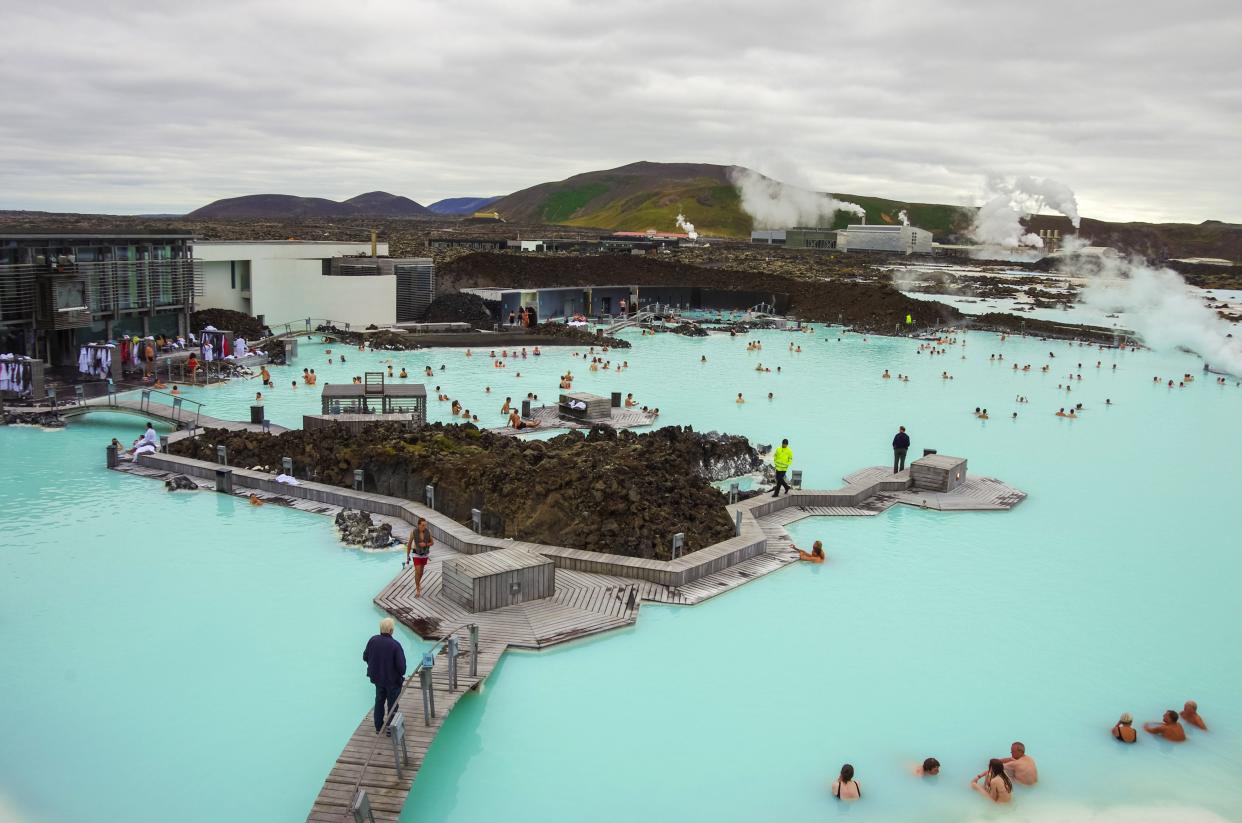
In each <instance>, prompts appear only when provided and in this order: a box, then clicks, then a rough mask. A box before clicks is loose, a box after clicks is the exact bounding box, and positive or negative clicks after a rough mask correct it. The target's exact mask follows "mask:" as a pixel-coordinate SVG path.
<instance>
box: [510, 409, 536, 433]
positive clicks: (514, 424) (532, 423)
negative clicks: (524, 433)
mask: <svg viewBox="0 0 1242 823" xmlns="http://www.w3.org/2000/svg"><path fill="white" fill-rule="evenodd" d="M509 426H510V428H514V429H518V430H521V429H537V428H539V426H540V423H539V421H538V420H536V419H534V418H533V417H531V418H526V419H523V418H522V416H521V415H520V414H518V413H517V412H515V411H514V412H509Z"/></svg>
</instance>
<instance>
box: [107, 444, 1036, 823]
mask: <svg viewBox="0 0 1242 823" xmlns="http://www.w3.org/2000/svg"><path fill="white" fill-rule="evenodd" d="M234 425H238V424H234ZM118 469H119V470H121V471H125V472H128V473H132V474H135V475H138V476H143V477H150V478H153V479H166V478H167V477H169V476H171V474H172V473H171V472H168V471H164V470H160V469H155V468H152V467H148V466H142V465H134V464H132V463H123V464H122V465H121V466H119V467H118ZM845 479H846V483H847V486H846V487H845V488H844V489H841V490H838V491H837V492H827V493H811V494H812V495H813V496H812V497H810V498H809V499H812V500H814V499H819V500H824V501H826V500H829V499H839V498H842V497H851V499H856V498H858V497H865V499H862V500H861V501H860V502H857V503H856V505H851V506H814V505H806V506H796V505H790V506H786V507H784V508H779V509H777V510H775V511H771V512H770V513H767V514H763V515H760V516H757V517H756V522H757V523H758V525H759V527H760V529H761V530H762V533H763V536H764V542H763V551H762V552H761V553H760V554H758V555H757V556H755V557H751V558H749V559H746V560H743V561H741V562H739V563H737V564H736V565H733V566H730V567H728V568H726V569H724V570H722V571H718V572H716V573H713V574H709V575H707V576H705V577H701V578H699V579H697V580H695V581H693V582H692V583H689V584H686V585H683V586H679V587H671V586H664V585H659V584H657V583H652V582H648V581H642V580H636V579H633V578H629V577H621V576H613V575H605V574H593V573H588V572H580V571H573V570H571V569H567V568H558V569H557V570H556V579H555V583H556V588H555V593H554V594H553V596H551V597H548V598H544V599H540V600H534V601H530V602H527V603H522V604H518V605H514V606H506V607H503V608H499V609H494V610H491V611H486V612H476V613H472V612H469V611H467V610H466V609H465V608H463V607H462V606H460V605H459V604H458V603H456V602H455V601H453V600H451V599H449V598H448V597H446V596H444V593H443V577H442V574H441V569H442V567H443V564H444V562H445V561H452V560H455V559H457V558H463V557H468V556H469V555H463V554H461V553H459V552H457V551H455V550H454V549H452V548H449V547H447V546H446V545H445V544H444V542H443V541H438V542H437V543H436V544H435V545H434V546H433V547H432V550H431V556H430V559H429V562H428V564H427V567H426V570H425V572H424V575H423V590H422V595H421V596H419V597H415V596H414V572H413V569H412V568H404V569H401V571H400V572H399V573H398V574H397V575H396V576H395V577H394V578H393V580H392V581H391V582H389V583H388V585H386V586H385V587H384V589H383V590H382V591H381V592H380V593H379V594H378V595H376V597H375V603H376V604H377V605H378V606H380V607H381V608H382V609H384V610H385V611H386V612H388V613H389V614H391V615H392V616H393V617H394V618H396V619H398V620H400V621H401V622H402V623H403V624H404V625H406V626H408V627H409V628H410V629H412V630H413V631H415V632H416V633H417V634H418V635H419V636H421V637H423V638H425V639H435V640H439V639H440V638H442V637H443V636H444V635H445V633H446V632H448V631H453V630H458V629H460V628H461V627H462V626H465V625H467V624H475V625H477V626H478V630H479V661H478V674H477V676H475V677H473V678H472V677H470V676H469V674H468V672H469V668H468V665H466V658H465V657H462V658H460V661H459V662H460V665H459V667H458V671H459V678H458V688H457V689H456V690H455V691H450V690H449V688H448V673H447V665H445V664H444V657H443V653H442V654H441V655H440V656H439V657H438V658H437V662H436V665H435V666H434V667H433V670H432V684H433V690H434V692H435V702H436V710H437V715H436V717H435V718H433V719H432V723H431V725H430V726H426V725H423V713H422V695H421V692H420V691H419V689H418V687H417V685H416V684H412V685H410V686H408V687H407V688H406V689H405V691H404V692H403V693H402V697H401V699H400V701H399V702H400V706H401V711H402V713H403V715H404V719H405V729H406V735H407V750H408V753H409V763H408V768H406V769H405V770H404V773H403V774H402V776H400V777H398V775H397V770H396V768H395V764H394V760H393V757H394V755H393V749H392V741H391V739H390V738H388V737H386V736H382V735H376V734H375V727H374V723H373V720H372V718H371V713H370V711H368V712H367V714H366V715H365V716H363V717H362V719H361V721H360V722H359V724H358V727H357V729H356V730H355V731H354V733H353V735H351V737H350V739H349V741H348V742H347V743H346V745H345V747H344V749H343V750H342V752H341V754H340V756H339V757H338V758H337V761H336V763H335V764H334V765H333V767H332V769H331V771H330V772H329V774H328V776H327V779H326V780H325V781H324V784H323V786H322V787H321V789H320V791H319V793H318V795H317V797H316V799H315V801H314V804H313V806H312V808H311V811H310V813H309V815H308V817H307V820H308V821H314V823H351V821H352V820H353V817H352V814H351V813H350V804H351V803H352V801H353V799H354V797H355V795H356V794H357V791H358V789H359V788H362V789H364V790H365V791H366V794H367V797H368V799H369V801H370V803H371V807H372V811H373V813H374V815H375V819H376V820H378V821H395V820H397V818H398V817H399V816H400V814H401V810H402V807H403V806H404V804H405V801H406V798H407V796H408V794H409V792H410V789H411V787H412V786H413V783H414V780H415V779H416V777H417V774H418V771H419V769H420V768H421V766H422V763H423V761H424V759H425V757H426V754H427V751H428V749H429V748H430V747H431V744H432V742H433V741H434V739H435V735H436V733H437V732H438V731H439V729H440V728H441V725H442V723H443V721H444V718H445V717H446V716H447V715H448V713H449V712H450V711H452V709H453V707H454V706H456V705H457V702H458V701H459V700H460V699H461V697H462V696H463V695H464V694H465V693H466V691H468V690H469V689H470V688H472V687H476V686H477V685H478V684H480V683H482V682H483V680H485V679H486V678H487V676H488V675H489V674H490V673H491V672H492V671H493V669H494V668H495V666H496V665H497V663H498V662H499V660H500V658H501V657H502V656H503V654H504V652H505V650H506V649H508V648H510V647H512V648H515V649H528V650H540V649H546V648H549V647H551V646H555V645H558V644H562V643H566V642H570V641H573V640H578V639H581V638H585V637H590V636H594V635H597V634H600V633H602V632H607V631H612V630H614V629H623V628H626V627H629V626H632V625H634V624H635V623H636V622H637V620H638V615H639V612H640V608H641V605H642V604H643V603H644V602H648V603H659V604H668V605H685V606H691V605H695V604H697V603H702V602H703V601H705V600H708V599H710V598H712V597H715V596H717V595H719V594H722V593H724V592H727V591H732V590H733V589H736V588H738V587H740V586H743V585H745V584H746V583H749V582H751V581H753V580H756V579H758V578H760V577H763V576H764V575H767V574H770V573H772V572H774V571H778V570H779V569H782V568H784V567H786V566H789V565H792V564H794V563H797V562H798V555H797V552H796V550H795V548H794V546H793V542H792V539H791V538H790V536H789V533H788V531H787V530H786V526H788V525H789V524H790V523H793V522H795V521H797V520H800V519H802V518H805V517H815V516H835V517H872V516H875V515H877V514H879V513H881V512H883V511H885V510H887V509H888V508H891V507H892V506H894V505H897V504H898V503H904V504H907V505H913V506H925V507H926V508H929V509H938V510H942V511H957V510H983V511H992V510H1004V509H1008V508H1012V506H1013V505H1016V503H1017V502H1019V501H1020V500H1022V499H1023V498H1025V496H1026V495H1025V494H1023V493H1022V492H1020V491H1018V490H1017V489H1014V488H1012V487H1010V486H1007V485H1005V484H1004V483H1001V482H1000V481H997V480H994V479H992V478H986V477H975V476H970V477H969V478H968V480H967V481H966V482H965V483H963V485H962V486H960V487H959V488H958V489H955V490H954V491H953V492H948V493H936V492H924V491H922V490H917V491H915V490H911V489H909V475H908V473H907V472H902V473H901V474H900V475H893V474H892V471H891V469H888V468H884V467H872V468H868V469H863V470H861V471H858V472H855V473H854V474H851V475H849V476H848V477H847V478H845ZM196 482H198V483H199V485H200V487H203V488H213V485H212V483H211V482H210V481H209V480H198V479H196ZM881 483H882V484H883V485H882V486H881V485H880V484H881ZM860 490H861V491H860ZM251 491H252V490H251V489H248V488H237V489H235V490H234V492H233V493H234V495H236V496H239V497H247V496H249V494H250V493H251ZM855 492H858V493H857V494H854V493H855ZM256 493H257V494H258V496H259V497H260V498H263V499H265V500H266V501H267V502H270V503H276V504H280V505H287V506H290V507H292V508H297V509H299V510H303V511H308V512H313V513H316V514H325V515H329V516H332V515H335V514H336V513H337V512H338V511H340V507H339V506H335V505H329V504H325V503H320V502H315V501H312V500H307V499H301V498H295V497H282V496H281V495H279V494H278V493H273V492H265V491H257V492H256ZM767 502H768V501H766V500H763V499H758V498H756V499H754V500H753V501H746V502H745V504H746V505H752V504H755V505H757V506H758V508H757V509H756V510H758V511H766V510H767V509H768V508H769V507H767V506H765V505H762V504H765V503H767ZM427 516H428V517H429V518H430V519H434V520H438V519H440V518H441V517H442V516H441V515H438V514H437V513H435V512H428V514H427ZM372 518H373V519H374V520H375V521H376V522H387V523H390V524H392V526H393V534H394V536H396V537H398V538H402V539H404V537H405V536H407V535H408V534H409V529H410V525H409V524H408V523H406V522H405V521H403V520H400V519H397V518H395V517H386V516H380V515H376V514H372ZM454 525H456V524H454ZM504 546H505V547H506V548H509V549H511V550H518V551H530V552H532V553H538V552H539V550H540V548H541V547H540V546H538V545H536V544H533V543H527V542H524V541H504ZM399 551H400V550H398V551H397V552H393V562H394V565H396V564H397V562H398V557H400V554H399ZM466 647H467V643H466V642H465V641H464V639H463V643H462V654H465V653H466V651H467V648H466ZM416 660H417V658H416V657H415V656H414V655H413V654H411V655H410V663H411V665H413V664H414V663H415V662H416Z"/></svg>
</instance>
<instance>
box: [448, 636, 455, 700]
mask: <svg viewBox="0 0 1242 823" xmlns="http://www.w3.org/2000/svg"><path fill="white" fill-rule="evenodd" d="M448 681H449V691H451V692H455V691H457V635H453V636H452V637H450V638H449V639H448Z"/></svg>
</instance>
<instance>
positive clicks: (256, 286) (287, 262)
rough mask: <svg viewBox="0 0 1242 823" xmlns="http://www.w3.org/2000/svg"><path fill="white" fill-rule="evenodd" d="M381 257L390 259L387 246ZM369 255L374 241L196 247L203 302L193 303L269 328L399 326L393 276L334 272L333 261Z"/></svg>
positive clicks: (203, 242)
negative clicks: (320, 323)
mask: <svg viewBox="0 0 1242 823" xmlns="http://www.w3.org/2000/svg"><path fill="white" fill-rule="evenodd" d="M376 251H377V252H378V253H379V254H381V255H386V254H387V253H388V244H387V243H380V244H378V247H377V249H376ZM370 253H371V242H370V241H369V240H362V241H358V242H351V243H341V242H335V241H332V242H329V241H301V240H265V241H232V240H198V241H195V243H194V258H195V259H196V260H199V261H202V269H203V295H202V297H201V298H199V299H197V300H196V301H195V304H196V305H197V307H198V308H200V309H208V308H219V309H233V310H234V311H241V312H245V313H247V314H251V315H254V316H256V317H258V316H262V317H263V319H264V322H266V323H268V324H269V325H276V324H278V323H287V322H290V321H294V320H300V319H302V318H306V317H312V318H322V319H327V320H337V321H341V322H344V323H349V324H351V325H360V326H365V325H367V324H369V323H374V324H376V325H377V326H385V325H391V324H392V323H395V322H396V320H397V275H396V274H395V273H392V272H391V271H389V272H388V273H384V272H383V271H381V270H379V269H377V268H373V269H370V270H368V271H367V272H366V273H354V272H340V271H339V268H338V273H334V272H333V266H332V259H333V258H340V257H346V256H355V255H370Z"/></svg>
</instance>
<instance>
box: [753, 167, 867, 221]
mask: <svg viewBox="0 0 1242 823" xmlns="http://www.w3.org/2000/svg"><path fill="white" fill-rule="evenodd" d="M729 181H730V182H732V183H733V185H734V186H736V187H737V190H738V193H739V194H740V195H741V197H742V208H743V209H744V210H745V211H746V213H747V214H749V215H750V216H751V217H752V218H753V219H754V221H755V228H757V229H786V228H790V227H791V226H819V225H825V224H828V223H831V222H832V218H833V215H835V214H836V213H837V212H839V211H847V212H850V213H851V214H855V215H857V216H858V217H861V218H865V217H866V216H867V211H866V209H864V208H863V207H862V206H860V205H858V204H857V203H846V202H844V201H841V200H837V199H836V198H835V197H833V196H831V195H828V194H824V193H822V192H817V191H810V190H809V189H802V188H798V187H797V186H787V185H785V184H784V183H781V182H780V181H777V180H773V179H772V178H770V177H764V176H763V175H762V174H759V173H758V172H754V171H751V170H750V169H744V168H741V167H739V166H734V167H733V168H732V169H730V170H729Z"/></svg>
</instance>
